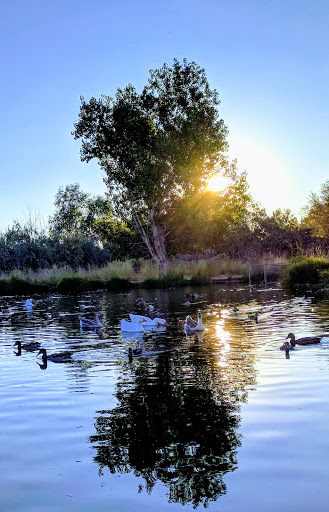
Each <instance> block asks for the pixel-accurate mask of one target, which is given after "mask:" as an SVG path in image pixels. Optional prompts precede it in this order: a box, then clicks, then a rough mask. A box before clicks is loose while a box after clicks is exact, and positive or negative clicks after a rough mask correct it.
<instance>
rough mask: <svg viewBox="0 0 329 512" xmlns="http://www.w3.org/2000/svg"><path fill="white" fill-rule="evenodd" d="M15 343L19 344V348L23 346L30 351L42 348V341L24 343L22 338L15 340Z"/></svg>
mask: <svg viewBox="0 0 329 512" xmlns="http://www.w3.org/2000/svg"><path fill="white" fill-rule="evenodd" d="M15 345H17V347H18V350H21V349H22V348H23V349H24V350H27V351H29V352H33V351H34V350H40V343H38V342H37V341H32V342H31V343H24V344H23V345H22V342H21V341H20V340H17V341H15Z"/></svg>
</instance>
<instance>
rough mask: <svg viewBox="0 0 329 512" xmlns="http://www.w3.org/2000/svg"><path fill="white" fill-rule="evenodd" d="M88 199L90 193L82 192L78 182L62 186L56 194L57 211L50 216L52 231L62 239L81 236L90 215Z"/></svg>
mask: <svg viewBox="0 0 329 512" xmlns="http://www.w3.org/2000/svg"><path fill="white" fill-rule="evenodd" d="M88 199H89V194H86V193H85V192H82V190H81V189H80V185H79V184H78V183H73V184H72V185H67V186H66V187H65V188H63V187H60V188H59V189H58V192H57V193H56V196H55V202H54V205H55V213H54V215H53V216H52V217H50V218H49V226H50V233H51V234H52V235H53V236H57V237H58V238H61V239H63V238H70V237H77V236H81V235H82V231H84V230H85V224H86V222H85V218H86V217H87V216H88ZM83 234H84V233H83Z"/></svg>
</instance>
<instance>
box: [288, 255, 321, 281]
mask: <svg viewBox="0 0 329 512" xmlns="http://www.w3.org/2000/svg"><path fill="white" fill-rule="evenodd" d="M325 270H329V260H328V259H326V258H316V257H313V256H311V257H309V258H307V257H299V258H296V259H294V260H292V261H291V262H290V263H289V265H288V267H287V268H286V269H285V270H284V271H283V273H282V279H281V280H282V283H283V284H285V285H286V286H290V287H291V288H292V287H293V286H295V285H297V284H318V283H319V282H320V279H321V278H322V277H321V276H322V275H323V271H325Z"/></svg>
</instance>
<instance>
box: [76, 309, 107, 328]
mask: <svg viewBox="0 0 329 512" xmlns="http://www.w3.org/2000/svg"><path fill="white" fill-rule="evenodd" d="M102 316H103V313H100V312H99V311H97V312H96V313H95V319H94V320H93V319H91V318H86V317H84V316H79V321H80V327H82V328H83V329H95V328H101V327H103V325H102V323H101V322H100V321H99V318H100V317H102Z"/></svg>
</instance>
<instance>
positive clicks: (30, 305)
mask: <svg viewBox="0 0 329 512" xmlns="http://www.w3.org/2000/svg"><path fill="white" fill-rule="evenodd" d="M33 302H34V300H33V299H26V301H25V308H26V309H29V310H31V309H32V308H33Z"/></svg>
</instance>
